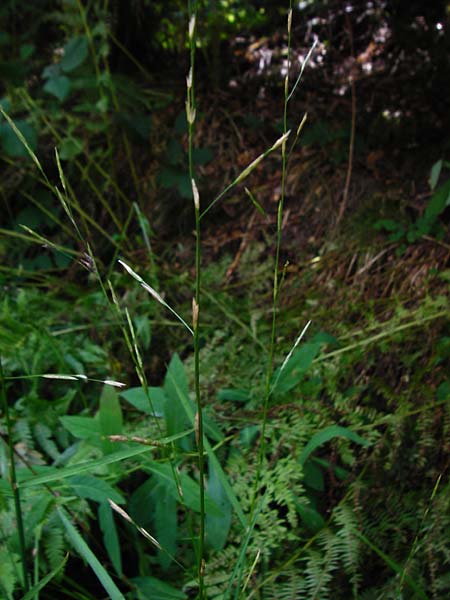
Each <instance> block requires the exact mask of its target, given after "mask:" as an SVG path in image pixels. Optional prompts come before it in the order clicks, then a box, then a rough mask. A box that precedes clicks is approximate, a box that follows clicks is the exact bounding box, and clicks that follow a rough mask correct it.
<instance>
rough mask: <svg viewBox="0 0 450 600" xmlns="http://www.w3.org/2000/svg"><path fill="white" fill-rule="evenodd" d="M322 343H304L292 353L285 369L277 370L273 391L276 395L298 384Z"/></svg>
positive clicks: (274, 376)
mask: <svg viewBox="0 0 450 600" xmlns="http://www.w3.org/2000/svg"><path fill="white" fill-rule="evenodd" d="M321 345H322V344H321V343H320V342H310V343H307V344H303V346H301V347H300V348H299V349H298V350H296V351H295V352H294V353H293V354H292V356H291V358H290V360H289V362H288V363H287V364H286V365H285V367H284V368H283V370H281V368H278V369H277V370H276V371H275V373H274V375H273V382H272V386H273V388H272V393H273V394H274V395H276V394H285V393H286V392H289V391H290V390H292V389H293V388H295V387H296V385H298V383H299V382H300V381H301V380H302V379H303V376H304V375H305V373H306V371H307V370H308V369H309V367H310V366H311V363H312V362H313V360H314V359H315V358H316V356H317V355H318V354H319V351H320V347H321Z"/></svg>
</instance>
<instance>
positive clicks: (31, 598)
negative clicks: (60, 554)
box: [22, 554, 69, 600]
mask: <svg viewBox="0 0 450 600" xmlns="http://www.w3.org/2000/svg"><path fill="white" fill-rule="evenodd" d="M68 558H69V555H68V554H66V556H65V557H64V559H63V560H62V562H61V564H59V565H58V566H57V567H56V568H55V569H53V570H52V571H50V573H47V575H46V576H45V577H43V578H42V579H41V580H40V581H39V582H38V583H37V584H36V585H34V586H33V587H32V588H31V589H30V590H29V591H28V592H27V593H26V594H25V596H23V597H22V600H35V599H36V598H37V594H38V593H39V592H40V591H41V590H42V589H43V588H44V587H45V586H46V585H47V583H48V582H49V581H51V580H52V579H53V577H55V575H57V574H58V573H59V572H60V571H61V570H62V569H63V568H64V565H65V564H66V562H67V559H68Z"/></svg>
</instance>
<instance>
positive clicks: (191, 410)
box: [169, 375, 247, 527]
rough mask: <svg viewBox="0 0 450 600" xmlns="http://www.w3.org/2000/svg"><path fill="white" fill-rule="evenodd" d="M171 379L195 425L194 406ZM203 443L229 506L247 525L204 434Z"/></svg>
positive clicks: (242, 522) (243, 524) (244, 525)
mask: <svg viewBox="0 0 450 600" xmlns="http://www.w3.org/2000/svg"><path fill="white" fill-rule="evenodd" d="M169 376H170V375H169ZM171 381H172V384H173V386H174V389H175V391H176V393H177V394H178V397H179V399H180V402H181V403H182V405H183V408H184V410H185V411H186V414H187V416H188V418H189V419H190V421H191V423H192V425H193V426H195V413H194V408H193V407H192V404H191V403H190V401H189V398H188V397H186V396H185V394H183V392H182V390H181V389H180V388H179V386H178V385H177V382H176V381H175V380H174V379H173V377H171ZM203 445H204V447H205V451H206V453H207V455H208V459H209V461H210V463H211V465H212V467H213V469H214V470H215V472H216V475H217V478H218V480H219V481H220V483H221V484H222V487H223V489H224V490H225V493H226V495H227V496H228V500H229V501H230V504H231V506H232V507H233V508H234V510H235V512H236V514H237V516H238V518H239V521H240V522H241V524H242V526H243V527H247V518H246V517H245V515H244V512H243V510H242V508H241V505H240V504H239V500H238V499H237V497H236V495H235V493H234V491H233V488H232V487H231V485H230V484H229V482H228V479H227V476H226V475H225V473H224V471H223V469H222V466H221V464H220V462H219V461H218V460H217V458H216V455H215V454H214V450H213V449H212V447H211V444H210V443H209V441H208V439H207V437H206V436H205V437H204V441H203Z"/></svg>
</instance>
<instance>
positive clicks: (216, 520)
mask: <svg viewBox="0 0 450 600" xmlns="http://www.w3.org/2000/svg"><path fill="white" fill-rule="evenodd" d="M207 489H208V495H209V497H210V498H212V500H214V501H215V502H216V504H217V506H218V507H219V508H220V509H221V511H222V516H220V517H218V516H214V515H206V523H205V527H206V543H207V545H208V546H209V547H210V548H212V549H213V550H216V551H220V550H223V548H224V546H225V543H226V541H227V538H228V533H229V531H230V526H231V504H230V501H229V500H228V497H227V495H226V493H225V490H224V489H223V485H222V484H221V483H220V479H219V477H218V476H217V473H216V471H215V469H214V467H213V466H211V465H210V466H209V477H208V487H207Z"/></svg>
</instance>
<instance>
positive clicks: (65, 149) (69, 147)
mask: <svg viewBox="0 0 450 600" xmlns="http://www.w3.org/2000/svg"><path fill="white" fill-rule="evenodd" d="M82 152H83V142H82V141H81V140H80V139H79V138H74V137H70V138H65V139H64V140H63V141H62V142H61V144H60V145H59V158H60V159H61V160H71V159H72V158H75V157H76V156H78V155H79V154H81V153H82Z"/></svg>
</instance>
